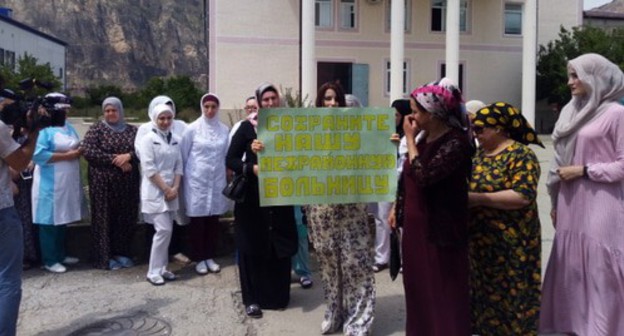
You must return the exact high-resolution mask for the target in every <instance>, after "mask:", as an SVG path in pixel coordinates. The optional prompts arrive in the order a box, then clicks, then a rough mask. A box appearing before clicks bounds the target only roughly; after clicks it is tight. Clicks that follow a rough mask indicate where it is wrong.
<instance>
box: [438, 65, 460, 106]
mask: <svg viewBox="0 0 624 336" xmlns="http://www.w3.org/2000/svg"><path fill="white" fill-rule="evenodd" d="M438 74H439V76H438V78H443V77H446V62H445V61H444V60H442V61H439V62H438ZM458 81H459V83H457V86H458V87H459V90H460V91H461V92H462V95H463V96H464V97H465V96H466V90H465V89H466V87H465V84H466V83H465V82H466V63H465V62H463V61H460V62H459V78H458Z"/></svg>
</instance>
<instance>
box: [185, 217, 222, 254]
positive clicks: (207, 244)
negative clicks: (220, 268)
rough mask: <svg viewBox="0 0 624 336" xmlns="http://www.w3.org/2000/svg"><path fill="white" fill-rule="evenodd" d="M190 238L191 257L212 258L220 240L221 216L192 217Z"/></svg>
mask: <svg viewBox="0 0 624 336" xmlns="http://www.w3.org/2000/svg"><path fill="white" fill-rule="evenodd" d="M190 219H191V223H190V224H189V240H190V242H191V259H192V260H193V261H202V260H206V259H212V258H214V257H215V256H216V253H217V244H218V242H219V233H220V229H221V227H220V226H219V216H205V217H190Z"/></svg>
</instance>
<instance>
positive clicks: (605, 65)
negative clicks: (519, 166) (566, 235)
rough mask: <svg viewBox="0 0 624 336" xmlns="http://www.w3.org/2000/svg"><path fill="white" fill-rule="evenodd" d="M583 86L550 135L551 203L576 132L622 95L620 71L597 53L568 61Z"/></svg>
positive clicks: (571, 152)
mask: <svg viewBox="0 0 624 336" xmlns="http://www.w3.org/2000/svg"><path fill="white" fill-rule="evenodd" d="M568 69H574V71H576V74H577V76H578V79H579V80H580V81H581V83H582V84H583V87H584V88H585V91H586V92H585V95H583V96H572V99H571V100H570V102H569V103H568V104H567V105H566V106H564V107H563V109H562V110H561V114H560V116H559V119H558V120H557V123H556V124H555V130H554V131H553V134H552V139H553V144H554V147H555V159H554V160H553V164H552V166H551V169H550V171H549V174H548V181H547V183H546V185H547V186H548V192H549V194H550V197H551V200H552V204H553V206H556V201H557V200H556V198H557V194H558V193H559V182H560V180H559V175H558V174H557V169H559V167H564V166H569V165H570V164H571V163H572V160H573V158H574V151H575V149H576V136H577V134H578V131H579V130H580V129H581V128H582V127H583V126H585V125H587V124H588V123H590V122H591V121H593V120H595V119H596V118H598V117H599V116H601V115H602V114H603V113H604V112H606V111H607V110H608V109H609V107H610V106H611V104H617V102H618V100H619V99H620V98H621V97H622V96H624V73H622V71H621V70H620V68H619V67H618V66H617V65H615V64H613V63H612V62H611V61H609V60H608V59H606V58H605V57H603V56H601V55H598V54H585V55H581V56H579V57H577V58H575V59H573V60H571V61H569V62H568Z"/></svg>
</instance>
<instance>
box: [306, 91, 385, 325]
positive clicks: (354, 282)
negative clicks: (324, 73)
mask: <svg viewBox="0 0 624 336" xmlns="http://www.w3.org/2000/svg"><path fill="white" fill-rule="evenodd" d="M316 107H346V102H345V94H344V91H343V90H342V87H341V86H340V85H339V84H338V83H325V84H323V85H322V86H321V87H320V89H319V90H318V94H317V96H316ZM366 206H367V205H366V204H365V203H353V204H319V205H310V206H308V207H307V208H306V213H307V216H308V222H309V224H310V238H311V240H312V244H313V245H314V249H315V250H316V257H317V259H318V261H319V266H320V273H321V279H322V280H323V289H324V292H325V303H326V305H327V307H326V309H325V316H324V318H323V322H322V323H321V332H322V333H323V334H327V333H333V332H336V331H338V330H342V331H343V332H344V334H345V335H368V334H370V333H371V332H372V326H373V320H374V316H375V315H374V313H375V277H374V274H373V269H372V265H373V260H374V258H373V255H374V252H373V246H374V241H375V229H374V227H373V225H372V223H370V222H369V221H368V214H367V212H366Z"/></svg>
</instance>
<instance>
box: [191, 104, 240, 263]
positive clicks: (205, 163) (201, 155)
mask: <svg viewBox="0 0 624 336" xmlns="http://www.w3.org/2000/svg"><path fill="white" fill-rule="evenodd" d="M219 105H220V102H219V97H217V95H215V94H214V93H207V94H205V95H204V96H203V97H202V98H201V100H200V106H199V107H200V109H201V111H202V114H201V116H200V117H199V118H197V120H195V121H194V122H193V123H191V124H190V125H189V126H188V128H187V129H186V131H185V132H184V135H183V136H182V143H181V150H182V160H183V162H184V178H183V179H182V184H183V186H184V188H183V192H184V202H185V205H186V215H187V216H188V217H189V218H190V220H191V224H190V240H191V249H192V253H191V258H192V259H193V260H194V261H196V262H197V265H196V266H195V271H196V272H197V273H198V274H200V275H205V274H208V271H210V272H215V273H216V272H219V271H220V270H221V267H220V266H219V265H218V264H217V263H216V262H215V261H214V260H213V258H214V257H215V255H216V249H217V243H218V242H219V216H221V215H223V214H224V213H225V212H226V211H228V210H229V209H230V201H229V200H228V199H227V198H225V197H224V196H223V194H221V191H222V190H223V188H224V187H225V184H226V174H225V155H226V153H227V149H228V133H229V131H228V128H227V126H225V125H224V124H223V123H222V122H220V121H219Z"/></svg>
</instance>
